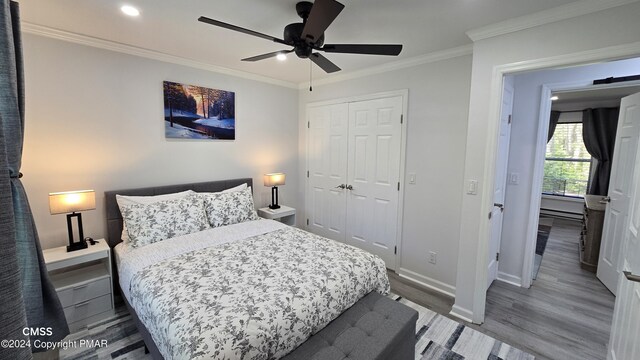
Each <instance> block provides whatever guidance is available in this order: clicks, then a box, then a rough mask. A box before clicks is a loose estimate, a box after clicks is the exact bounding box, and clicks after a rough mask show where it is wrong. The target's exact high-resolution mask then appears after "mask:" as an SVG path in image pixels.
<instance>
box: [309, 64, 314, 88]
mask: <svg viewBox="0 0 640 360" xmlns="http://www.w3.org/2000/svg"><path fill="white" fill-rule="evenodd" d="M312 82H313V62H312V61H311V59H309V91H313V84H312Z"/></svg>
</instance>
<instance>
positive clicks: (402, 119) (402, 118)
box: [400, 114, 404, 124]
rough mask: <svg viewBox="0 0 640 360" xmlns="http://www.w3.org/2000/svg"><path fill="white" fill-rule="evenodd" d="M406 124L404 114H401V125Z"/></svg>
mask: <svg viewBox="0 0 640 360" xmlns="http://www.w3.org/2000/svg"><path fill="white" fill-rule="evenodd" d="M403 122H404V114H400V124H402V123H403Z"/></svg>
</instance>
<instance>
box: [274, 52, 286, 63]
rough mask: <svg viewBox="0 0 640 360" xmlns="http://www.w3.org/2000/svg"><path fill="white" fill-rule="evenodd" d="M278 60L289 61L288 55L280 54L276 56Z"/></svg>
mask: <svg viewBox="0 0 640 360" xmlns="http://www.w3.org/2000/svg"><path fill="white" fill-rule="evenodd" d="M276 59H278V60H280V61H285V60H287V54H284V53H280V54H278V55H276Z"/></svg>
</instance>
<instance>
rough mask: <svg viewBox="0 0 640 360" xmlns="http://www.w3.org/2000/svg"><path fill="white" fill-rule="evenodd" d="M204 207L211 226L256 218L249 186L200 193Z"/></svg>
mask: <svg viewBox="0 0 640 360" xmlns="http://www.w3.org/2000/svg"><path fill="white" fill-rule="evenodd" d="M199 196H201V197H202V198H204V207H205V210H206V212H207V218H208V219H209V225H211V227H218V226H224V225H232V224H237V223H241V222H245V221H249V220H258V219H259V218H258V214H257V213H256V209H255V207H254V206H253V195H251V187H247V188H246V189H244V190H241V191H234V192H228V193H202V194H199Z"/></svg>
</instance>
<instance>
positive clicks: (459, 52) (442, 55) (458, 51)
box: [299, 44, 473, 89]
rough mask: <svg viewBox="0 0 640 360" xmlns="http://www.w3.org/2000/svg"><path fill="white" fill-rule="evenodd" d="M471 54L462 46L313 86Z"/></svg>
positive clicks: (303, 85)
mask: <svg viewBox="0 0 640 360" xmlns="http://www.w3.org/2000/svg"><path fill="white" fill-rule="evenodd" d="M472 53H473V45H472V44H469V45H463V46H458V47H455V48H451V49H447V50H442V51H436V52H432V53H429V54H425V55H420V56H415V57H411V58H408V59H403V60H398V61H393V62H389V63H386V64H382V65H378V66H372V67H368V68H365V69H362V70H356V71H351V72H345V73H342V74H337V75H332V76H330V77H328V78H324V79H319V80H315V81H313V86H322V85H327V84H333V83H337V82H342V81H345V80H351V79H357V78H361V77H366V76H371V75H376V74H381V73H385V72H389V71H394V70H400V69H404V68H409V67H413V66H418V65H423V64H429V63H434V62H437V61H442V60H447V59H452V58H456V57H459V56H465V55H471V54H472ZM308 87H309V82H308V81H307V82H303V83H300V85H299V88H300V89H306V88H308Z"/></svg>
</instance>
